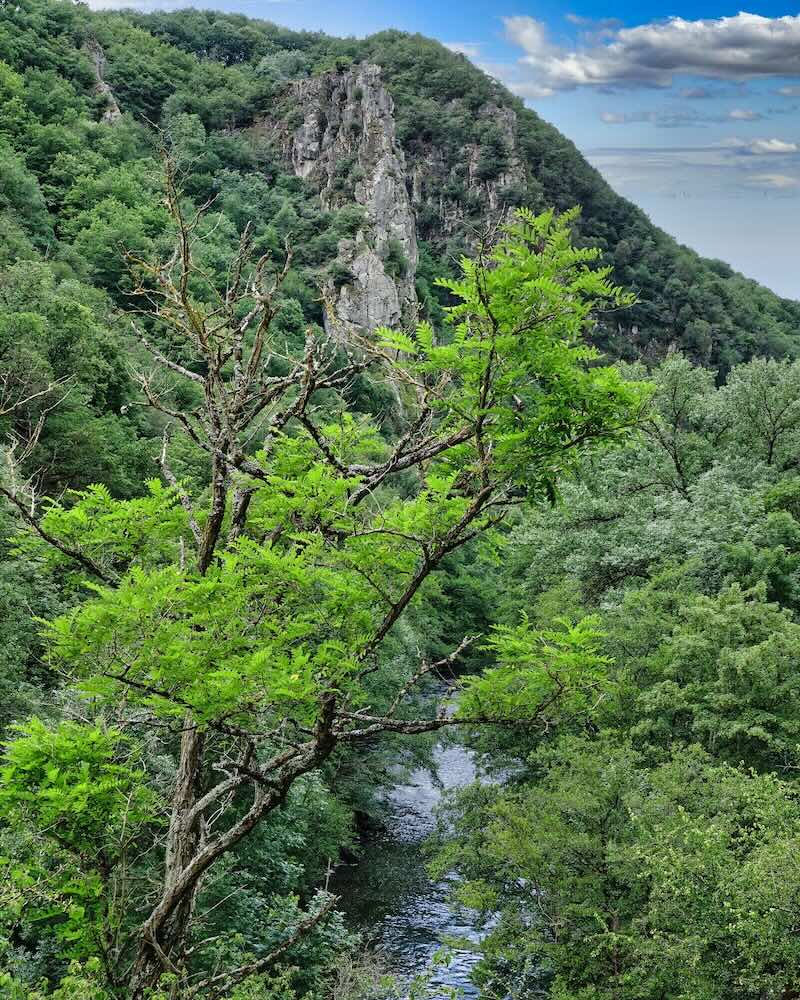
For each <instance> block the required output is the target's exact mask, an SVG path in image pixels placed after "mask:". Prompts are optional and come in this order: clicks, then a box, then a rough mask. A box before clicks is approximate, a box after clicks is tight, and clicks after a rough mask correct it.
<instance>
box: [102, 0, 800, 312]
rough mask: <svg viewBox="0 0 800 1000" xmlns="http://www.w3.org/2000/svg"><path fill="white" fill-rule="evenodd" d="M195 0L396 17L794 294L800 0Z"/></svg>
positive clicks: (363, 24) (344, 23)
mask: <svg viewBox="0 0 800 1000" xmlns="http://www.w3.org/2000/svg"><path fill="white" fill-rule="evenodd" d="M133 2H134V3H135V2H136V0H133ZM90 3H91V5H92V6H98V7H99V6H129V5H130V4H131V0H90ZM195 4H196V5H197V6H201V5H208V6H215V7H218V8H222V9H226V10H237V11H240V12H242V13H245V14H247V15H249V16H251V17H264V18H267V19H269V20H273V21H277V22H278V23H280V24H284V25H286V26H288V27H293V28H307V29H319V30H323V31H326V32H329V33H331V34H337V35H348V34H354V35H365V34H369V33H371V32H373V31H378V30H381V29H383V28H387V27H395V28H401V29H403V30H407V31H419V32H422V33H423V34H426V35H429V36H432V37H434V38H438V39H439V40H440V41H442V42H444V43H445V44H448V45H450V46H451V47H453V48H458V49H460V50H461V51H463V52H464V53H465V54H466V55H467V56H468V57H469V58H470V59H472V61H473V62H475V63H476V64H477V65H479V66H481V67H483V68H484V69H486V71H487V72H489V73H491V74H492V75H493V76H496V77H497V78H499V79H501V80H502V81H503V82H504V83H506V84H507V85H508V86H509V87H510V88H511V89H512V90H514V91H515V92H516V93H518V94H519V95H520V96H522V97H523V98H524V99H525V100H526V103H527V104H528V105H529V106H530V107H532V108H534V109H535V110H536V111H537V112H538V113H539V114H540V115H542V117H543V118H545V119H547V120H548V121H550V122H552V123H553V124H554V125H556V127H557V128H559V129H560V130H561V131H562V132H563V133H564V134H565V135H567V136H568V137H569V138H570V139H572V140H573V141H574V142H575V143H576V145H577V146H578V148H579V149H581V151H582V152H583V153H584V154H585V155H586V156H587V157H588V158H589V160H590V161H591V162H592V163H593V164H594V165H595V166H597V167H598V169H600V170H601V172H602V173H603V174H604V175H605V176H606V178H607V179H608V180H609V182H610V183H611V184H612V185H613V186H614V188H615V189H616V190H617V191H619V192H620V193H621V194H623V195H625V196H626V197H628V198H630V199H631V200H632V201H635V202H636V203H637V204H639V205H641V207H642V208H644V209H645V211H647V212H648V214H649V215H650V216H651V218H652V219H653V221H654V222H656V223H657V224H659V225H661V226H662V227H663V228H664V229H666V230H667V231H669V232H671V233H672V234H673V235H675V236H676V237H677V238H678V239H679V240H681V241H682V242H684V243H687V244H689V245H690V246H693V247H695V248H696V249H698V250H700V251H701V252H703V253H706V254H710V255H713V256H718V257H721V258H723V259H724V260H727V261H729V262H730V263H731V264H733V266H734V267H736V268H738V269H739V270H741V271H743V272H744V273H745V274H748V275H750V276H752V277H754V278H757V279H758V280H759V281H762V282H763V283H764V284H766V285H769V286H770V287H772V288H774V289H775V290H776V291H777V292H779V293H781V294H783V295H787V296H791V297H794V298H800V267H798V263H797V259H798V257H800V253H798V251H799V250H800V235H798V233H799V231H800V0H795V5H794V6H787V5H785V4H781V3H759V4H752V3H751V4H748V6H747V11H746V13H742V12H740V9H739V7H738V6H736V5H734V6H727V7H726V6H723V5H722V4H720V3H718V2H713V0H707V3H706V5H705V6H703V7H699V6H698V5H697V4H689V3H687V2H674V0H673V2H671V3H670V4H669V5H668V6H667V5H666V4H665V2H664V0H643V2H639V3H634V2H632V0H622V2H620V0H618V2H617V3H616V4H614V5H613V6H612V5H610V4H608V3H604V2H603V0H574V2H573V0H562V2H559V0H535V2H534V0H462V2H461V3H452V2H444V0H427V2H424V3H423V2H406V3H403V4H398V3H390V2H387V0H339V2H332V0H217V2H216V3H214V2H213V0H208V2H207V3H205V2H204V0H195ZM140 5H141V6H142V7H143V8H145V9H153V8H155V7H162V6H169V7H174V6H178V5H179V4H178V3H177V0H140ZM183 5H184V4H182V3H181V4H180V6H183Z"/></svg>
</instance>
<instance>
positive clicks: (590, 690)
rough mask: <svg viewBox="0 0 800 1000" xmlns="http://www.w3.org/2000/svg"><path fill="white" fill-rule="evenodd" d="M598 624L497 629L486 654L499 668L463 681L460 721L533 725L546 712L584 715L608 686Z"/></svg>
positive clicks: (565, 623)
mask: <svg viewBox="0 0 800 1000" xmlns="http://www.w3.org/2000/svg"><path fill="white" fill-rule="evenodd" d="M601 639H602V632H601V631H600V630H599V618H597V617H591V618H585V619H583V621H580V622H578V623H577V624H574V625H573V624H571V623H570V622H569V621H567V620H563V621H560V622H558V623H557V624H556V627H555V628H553V629H549V630H539V629H536V628H534V627H533V625H532V624H531V622H530V621H528V619H527V618H526V617H523V619H522V621H521V622H520V624H519V625H513V626H507V625H501V626H498V627H497V628H496V629H495V630H494V632H493V634H492V636H491V637H490V639H489V641H488V642H487V644H486V649H487V650H488V651H490V652H491V653H492V654H493V658H494V659H495V660H496V662H497V663H498V666H496V667H490V668H488V669H487V670H485V671H484V672H483V673H482V674H479V675H475V676H470V677H467V678H465V679H464V681H463V689H464V693H463V695H462V696H461V698H460V699H459V712H460V713H463V714H464V716H466V717H469V716H483V717H488V718H505V719H526V718H527V719H533V718H538V717H542V716H543V714H546V713H547V710H548V709H552V710H553V711H554V712H560V713H567V712H570V711H573V712H574V711H579V710H585V709H586V708H587V707H588V706H589V704H590V699H598V698H599V697H601V695H602V693H603V689H604V686H606V685H607V673H608V667H609V665H610V662H611V661H610V660H609V658H608V657H607V656H604V655H603V654H602V653H601V652H600V643H601Z"/></svg>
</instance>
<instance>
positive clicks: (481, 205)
mask: <svg viewBox="0 0 800 1000" xmlns="http://www.w3.org/2000/svg"><path fill="white" fill-rule="evenodd" d="M476 117H477V119H478V121H481V120H482V121H484V122H485V123H486V124H487V125H491V127H492V129H493V131H494V132H495V135H496V141H497V143H498V147H499V148H497V149H496V150H492V149H490V150H489V151H488V153H487V149H486V148H484V147H483V146H481V144H480V143H477V142H467V143H465V144H464V145H462V146H461V147H460V148H459V150H458V152H457V155H455V156H453V155H447V153H446V152H445V151H444V150H443V149H442V147H441V146H439V145H437V144H436V143H429V144H425V145H421V146H420V148H419V149H417V150H416V151H415V153H414V155H413V156H412V157H410V161H411V162H410V174H411V178H412V204H413V207H414V210H415V212H416V213H417V215H418V217H419V218H422V219H424V220H426V221H425V230H426V235H430V236H431V237H432V238H434V239H446V238H447V237H450V236H453V235H455V234H459V235H462V234H464V230H465V227H469V226H470V223H471V219H470V215H471V214H474V213H475V211H476V210H477V211H478V212H479V214H480V216H481V218H482V219H483V220H484V221H485V224H486V225H490V224H491V222H492V221H494V220H495V219H497V218H498V217H499V216H501V215H503V214H504V213H505V212H506V211H507V210H508V208H509V206H511V205H513V204H517V203H518V202H519V201H520V200H521V198H520V193H521V192H522V191H524V190H525V189H526V188H527V187H528V186H529V185H530V177H529V176H528V171H527V170H526V169H525V163H524V161H523V160H522V158H521V156H520V155H519V150H518V148H517V139H516V125H517V116H516V114H515V113H514V111H513V109H511V108H502V107H499V106H498V105H495V104H487V105H484V106H483V107H482V108H481V110H480V112H479V113H478V114H477V116H476ZM490 157H491V159H490ZM467 235H469V234H467Z"/></svg>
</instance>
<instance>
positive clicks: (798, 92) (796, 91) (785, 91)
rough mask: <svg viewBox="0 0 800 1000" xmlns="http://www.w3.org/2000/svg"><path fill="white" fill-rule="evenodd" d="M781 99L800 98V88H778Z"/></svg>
mask: <svg viewBox="0 0 800 1000" xmlns="http://www.w3.org/2000/svg"><path fill="white" fill-rule="evenodd" d="M778 93H779V94H780V95H781V97H800V87H778Z"/></svg>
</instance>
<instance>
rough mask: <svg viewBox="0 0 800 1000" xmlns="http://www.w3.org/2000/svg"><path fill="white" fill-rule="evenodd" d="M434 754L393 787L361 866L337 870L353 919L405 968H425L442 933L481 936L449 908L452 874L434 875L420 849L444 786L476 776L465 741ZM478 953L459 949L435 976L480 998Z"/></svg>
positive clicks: (396, 967) (395, 965)
mask: <svg viewBox="0 0 800 1000" xmlns="http://www.w3.org/2000/svg"><path fill="white" fill-rule="evenodd" d="M433 760H434V770H433V771H430V770H427V769H422V768H420V769H419V770H416V771H414V772H413V773H412V774H411V776H410V778H409V779H408V781H407V782H405V783H403V784H400V785H397V786H396V787H395V788H394V789H393V790H392V792H391V793H390V795H389V797H388V806H389V814H390V815H389V821H388V822H387V824H386V829H385V831H384V832H383V833H382V834H380V835H377V836H376V837H375V838H374V839H373V840H371V841H370V843H369V844H367V845H366V847H365V849H364V851H363V853H362V855H361V858H360V860H359V863H358V864H357V865H353V866H349V867H344V868H341V869H340V870H339V872H338V873H337V879H336V885H335V887H333V889H334V891H335V892H336V893H338V894H339V895H340V896H341V897H342V904H341V905H342V909H343V910H344V911H345V913H346V914H347V916H348V917H349V920H350V923H351V925H352V926H353V927H355V928H357V929H360V930H363V931H364V932H365V934H367V935H368V936H369V940H370V943H371V944H373V945H374V946H375V947H378V948H380V949H381V950H382V951H383V952H384V954H385V955H386V956H387V958H388V962H389V965H390V967H391V969H392V971H393V972H395V973H397V974H399V975H407V976H411V975H413V974H414V973H417V972H420V971H421V970H423V969H424V968H425V967H426V965H427V964H428V962H429V961H430V959H431V957H432V956H433V954H434V953H435V952H436V951H437V949H438V948H439V947H440V946H441V943H442V940H443V939H444V938H447V937H458V938H463V939H465V940H466V941H474V942H476V943H477V942H478V941H479V939H480V935H479V932H478V931H477V929H476V927H475V924H474V923H473V922H472V921H471V920H470V915H469V913H460V914H455V913H453V912H452V911H451V910H450V908H449V906H448V902H447V901H448V895H449V884H448V880H447V879H445V880H443V881H441V882H438V883H435V882H432V881H431V880H430V879H429V878H428V875H427V873H426V871H425V857H424V855H423V852H422V850H421V844H422V841H423V840H424V839H425V838H426V837H427V836H428V835H429V834H430V833H431V832H432V830H433V828H434V825H435V820H434V810H435V809H436V806H437V805H438V803H439V802H440V801H441V798H442V793H443V791H444V790H445V789H449V788H458V787H461V786H463V785H467V784H469V783H470V782H472V781H474V780H475V777H476V770H475V764H474V761H473V758H472V755H471V754H470V752H469V751H468V750H466V749H465V748H464V747H460V746H447V747H444V746H437V747H436V748H435V750H434V754H433ZM478 959H479V955H478V954H477V953H476V952H475V951H472V950H468V949H466V950H458V951H456V952H455V953H454V954H453V958H452V962H451V963H450V965H449V966H448V967H447V968H444V969H440V970H439V971H438V973H437V977H436V978H435V979H434V983H436V985H441V986H451V987H452V986H457V987H459V988H460V989H461V991H462V996H463V997H464V998H465V1000H466V998H475V997H477V996H478V991H477V990H476V989H475V987H474V986H473V985H472V984H471V983H470V980H469V974H470V970H471V969H473V968H474V966H475V964H476V963H477V961H478Z"/></svg>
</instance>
